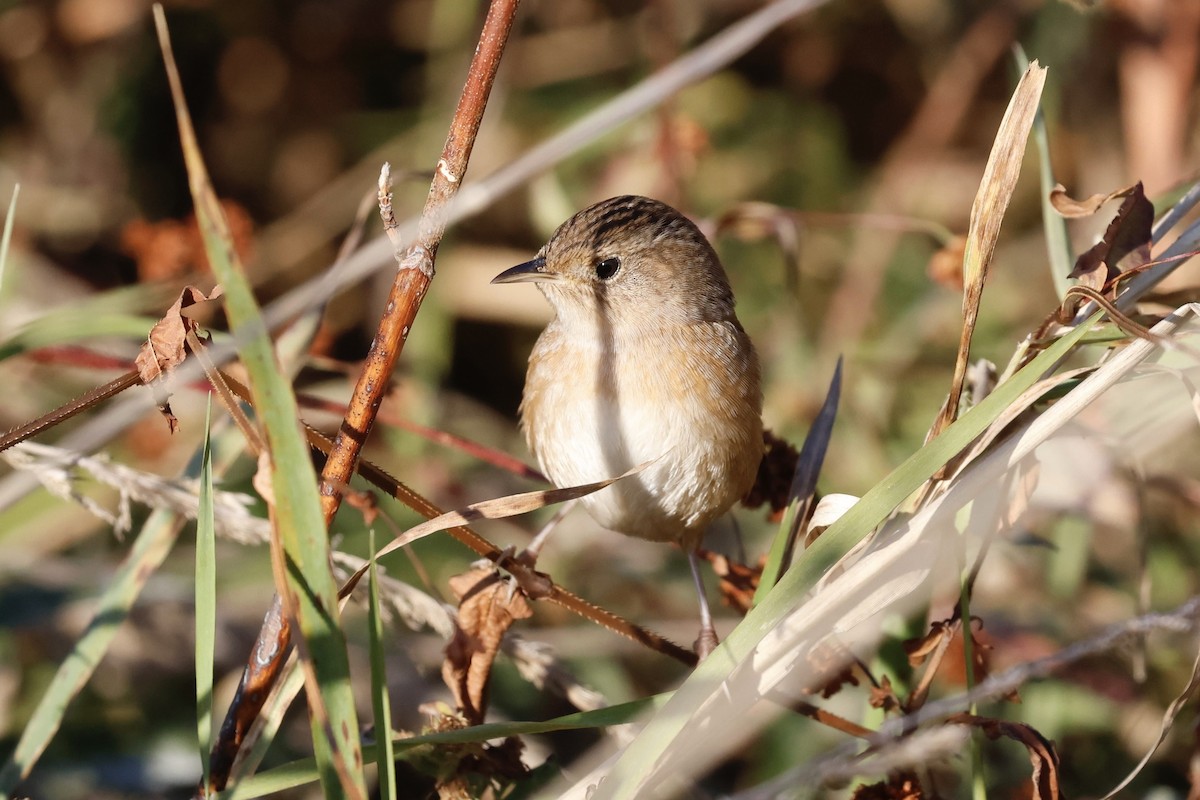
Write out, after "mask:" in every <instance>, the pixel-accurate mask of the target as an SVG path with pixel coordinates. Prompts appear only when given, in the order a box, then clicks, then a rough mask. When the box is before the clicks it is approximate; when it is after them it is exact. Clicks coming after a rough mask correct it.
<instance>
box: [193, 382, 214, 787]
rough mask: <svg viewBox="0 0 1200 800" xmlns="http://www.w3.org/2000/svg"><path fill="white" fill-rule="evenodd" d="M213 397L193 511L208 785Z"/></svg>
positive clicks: (199, 706) (199, 731) (199, 697)
mask: <svg viewBox="0 0 1200 800" xmlns="http://www.w3.org/2000/svg"><path fill="white" fill-rule="evenodd" d="M211 432H212V395H209V398H208V408H207V409H206V410H205V412H204V450H203V452H202V454H201V456H200V496H199V508H198V510H197V512H196V742H197V744H198V745H199V747H200V764H201V768H202V774H203V776H204V780H203V782H202V783H201V786H204V787H207V786H208V754H209V752H210V751H211V750H212V706H213V658H214V653H215V651H216V637H217V553H216V549H217V526H216V522H215V519H214V513H213V471H212V447H211V445H212V441H211V439H210V434H211Z"/></svg>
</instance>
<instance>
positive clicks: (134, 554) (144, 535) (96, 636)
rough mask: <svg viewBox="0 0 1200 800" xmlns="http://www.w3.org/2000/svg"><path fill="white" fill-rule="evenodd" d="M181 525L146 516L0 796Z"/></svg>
mask: <svg viewBox="0 0 1200 800" xmlns="http://www.w3.org/2000/svg"><path fill="white" fill-rule="evenodd" d="M180 527H181V523H180V522H179V521H178V520H177V518H176V516H175V515H174V514H172V513H170V512H166V511H156V512H154V513H153V514H151V515H150V517H149V519H147V520H146V524H145V525H143V526H142V530H141V532H140V533H139V534H138V536H137V539H136V540H134V543H133V547H132V549H131V550H130V552H129V555H128V556H127V557H126V559H125V562H124V563H123V564H122V565H121V568H120V569H119V570H118V571H117V574H116V575H115V576H114V577H113V580H112V583H111V584H110V585H109V587H108V589H107V590H105V592H104V594H102V595H101V596H100V597H99V599H98V601H97V603H96V613H95V614H93V615H92V620H91V622H90V623H88V626H87V629H86V630H85V631H84V632H83V635H82V636H80V637H79V639H78V640H77V641H76V642H75V644H74V646H73V647H72V648H71V652H70V653H68V654H67V657H66V659H64V660H63V662H62V664H61V665H60V666H59V668H58V671H57V672H56V673H55V674H54V678H53V679H52V680H51V681H50V685H49V686H48V687H47V689H46V691H45V692H44V693H43V694H42V698H41V700H39V701H38V704H37V707H36V708H35V709H34V711H33V715H32V716H31V717H30V718H29V721H28V722H27V723H25V728H24V730H23V731H22V732H21V738H20V739H19V740H18V742H17V747H16V749H15V750H14V751H13V753H12V755H11V756H9V757H8V759H7V760H6V761H5V762H4V766H3V767H2V768H0V796H4V797H8V796H9V795H11V794H12V793H13V791H14V790H15V789H16V787H17V784H19V783H20V782H21V781H22V780H24V779H25V778H26V777H27V776H28V775H29V772H30V770H32V769H33V766H34V764H36V763H37V760H38V758H40V757H41V755H42V753H43V752H44V751H45V749H46V746H47V745H49V744H50V740H51V739H53V738H54V735H55V733H56V732H57V731H58V729H59V726H61V725H62V721H63V717H64V716H65V715H66V713H67V706H68V705H70V703H71V701H72V700H74V699H75V696H76V695H77V694H79V691H80V690H81V689H82V688H83V687H84V686H85V685H86V684H87V682H88V680H89V679H91V677H92V673H93V672H94V671H95V669H96V666H97V665H98V664H99V663H100V662H101V661H102V660H103V659H104V654H105V653H106V652H108V647H109V645H110V644H112V641H113V637H115V636H116V635H117V630H118V629H119V628H120V627H121V624H122V623H123V622H124V621H125V619H126V617H128V616H129V610H130V609H131V608H132V607H133V604H134V602H135V601H136V600H137V598H138V595H139V594H141V591H142V588H143V587H145V585H146V581H148V580H149V579H150V577H151V576H152V575H154V573H155V571H156V570H157V569H158V568H159V566H161V565H162V562H163V559H165V558H166V557H167V554H168V553H169V552H170V551H171V547H172V546H173V545H174V544H175V539H176V538H177V537H178V535H179V529H180Z"/></svg>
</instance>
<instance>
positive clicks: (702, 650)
mask: <svg viewBox="0 0 1200 800" xmlns="http://www.w3.org/2000/svg"><path fill="white" fill-rule="evenodd" d="M720 643H721V640H720V639H718V638H717V632H716V630H714V629H713V627H712V625H708V626H705V627H702V628H701V629H700V635H699V636H698V637H696V641H695V642H693V643H692V650H694V651H695V652H696V656H697V657H698V658H699V659H700V660H701V661H703V660H704V659H706V658H708V657H709V656H710V655H711V654H712V651H713V650H716V649H717V645H719V644H720Z"/></svg>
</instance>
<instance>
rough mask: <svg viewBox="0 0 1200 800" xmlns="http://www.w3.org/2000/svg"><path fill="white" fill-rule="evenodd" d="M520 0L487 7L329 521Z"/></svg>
mask: <svg viewBox="0 0 1200 800" xmlns="http://www.w3.org/2000/svg"><path fill="white" fill-rule="evenodd" d="M518 2H519V0H493V2H492V4H491V7H490V8H489V9H488V15H487V19H486V20H485V21H484V24H483V32H482V33H481V34H480V37H479V46H478V47H477V48H476V49H475V57H474V58H473V59H472V60H471V68H470V70H469V72H468V74H467V82H466V86H465V87H464V88H463V93H462V97H460V98H459V101H458V108H457V109H456V110H455V112H454V120H453V121H452V122H451V124H450V133H449V135H448V136H447V137H446V145H445V147H444V148H443V149H442V157H441V158H440V159H439V160H438V163H437V169H436V171H435V173H434V176H433V181H432V183H431V184H430V186H429V196H428V198H426V200H425V209H424V210H423V211H422V213H421V221H420V223H419V224H418V227H417V241H416V242H415V243H413V245H412V246H411V247H409V249H408V250H407V252H405V253H404V254H403V255H401V254H400V253H397V260H398V262H399V270H398V271H397V273H396V280H395V282H394V283H393V284H392V290H391V293H390V294H389V295H388V301H387V305H386V306H385V310H384V315H383V319H382V321H381V322H380V324H379V329H378V330H377V331H376V334H375V339H374V341H373V342H372V343H371V349H370V351H369V352H368V353H367V358H366V361H365V363H364V365H363V370H362V373H361V374H360V376H359V380H358V385H357V386H356V387H355V389H354V394H353V396H352V397H351V399H350V404H349V407H348V408H347V410H346V417H345V419H344V420H343V421H342V425H341V428H340V429H339V430H338V433H337V436H336V437H335V439H334V443H333V452H331V453H330V454H329V460H328V461H326V462H325V469H324V470H322V471H321V502H322V506H323V509H324V511H325V521H326V522H327V523H328V522H330V521H331V520H332V519H333V515H334V514H335V513H336V512H337V509H338V505H339V504H340V500H339V497H338V492H337V487H338V486H343V485H346V484H347V483H349V481H350V478H351V476H352V475H353V474H354V464H355V462H356V461H357V460H358V456H359V453H360V452H361V450H362V446H363V444H364V443H365V442H366V439H367V436H368V434H369V433H370V431H371V426H372V425H373V424H374V422H375V415H376V413H377V412H378V410H379V406H380V404H381V403H382V402H383V397H384V394H385V393H386V391H387V387H388V381H389V379H390V377H391V374H392V369H393V367H394V366H395V364H396V359H397V358H398V357H399V355H400V352H401V351H402V350H403V348H404V342H405V341H406V340H407V338H408V333H409V331H410V330H411V329H412V324H413V320H414V319H415V318H416V316H417V311H418V310H419V309H420V307H421V301H422V300H423V299H424V298H425V292H426V291H427V290H428V289H429V281H430V280H431V279H432V278H433V264H434V259H435V258H436V256H437V250H438V246H439V245H440V244H441V241H442V234H443V233H445V230H446V205H447V204H448V203H449V202H450V200H451V199H452V198H453V197H454V195H455V194H457V193H458V189H459V187H460V186H461V185H462V179H463V176H464V175H465V174H466V171H467V161H468V159H469V158H470V155H471V148H472V147H473V146H474V144H475V135H476V134H477V133H478V131H479V122H480V120H481V119H482V118H483V111H484V108H486V106H487V99H488V95H489V93H490V92H491V88H492V81H493V79H494V78H495V76H496V70H497V68H499V66H500V56H501V55H502V54H503V52H504V45H505V43H506V42H507V41H508V34H509V31H510V30H511V29H512V23H513V17H514V16H515V15H516V13H517V4H518Z"/></svg>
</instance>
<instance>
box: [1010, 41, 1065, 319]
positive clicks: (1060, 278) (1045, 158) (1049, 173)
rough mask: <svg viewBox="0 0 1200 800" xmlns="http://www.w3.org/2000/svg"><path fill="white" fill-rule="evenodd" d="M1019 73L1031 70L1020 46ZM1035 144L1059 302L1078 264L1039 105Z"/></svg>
mask: <svg viewBox="0 0 1200 800" xmlns="http://www.w3.org/2000/svg"><path fill="white" fill-rule="evenodd" d="M1013 56H1014V58H1015V59H1016V62H1017V69H1018V70H1019V71H1020V72H1022V73H1024V72H1025V70H1026V69H1028V68H1029V59H1028V58H1027V57H1026V55H1025V50H1024V49H1023V48H1022V47H1021V46H1020V45H1017V46H1016V47H1015V49H1014V51H1013ZM1033 142H1034V145H1036V146H1037V152H1038V168H1039V169H1038V174H1039V176H1040V180H1041V190H1042V191H1041V199H1042V229H1043V230H1044V231H1045V233H1046V251H1047V255H1048V256H1049V258H1050V278H1051V280H1053V281H1054V292H1055V294H1057V295H1058V299H1059V300H1062V299H1063V298H1064V297H1066V296H1067V289H1069V288H1070V287H1071V281H1070V280H1069V279H1068V278H1067V276H1068V275H1070V274H1071V267H1072V265H1073V264H1074V263H1075V259H1074V257H1073V256H1072V255H1071V238H1070V236H1069V235H1068V234H1067V221H1066V219H1064V218H1063V215H1062V214H1059V213H1058V212H1057V211H1055V210H1054V206H1053V205H1051V203H1050V192H1051V190H1052V189H1054V187H1055V185H1056V184H1057V183H1058V181H1056V180H1055V179H1054V164H1053V163H1051V161H1050V134H1049V132H1048V131H1047V129H1046V112H1045V109H1044V108H1043V107H1042V106H1041V105H1039V106H1038V110H1037V115H1036V116H1035V117H1034V118H1033Z"/></svg>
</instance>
